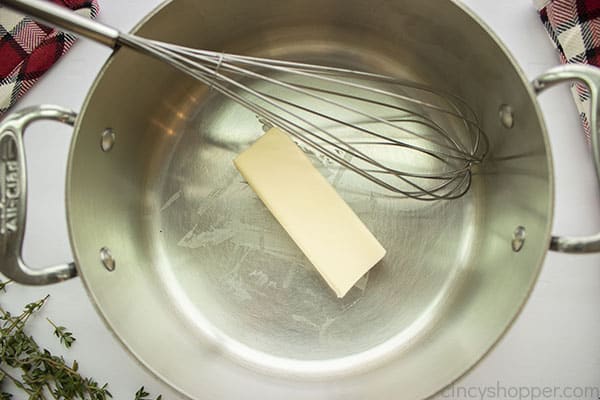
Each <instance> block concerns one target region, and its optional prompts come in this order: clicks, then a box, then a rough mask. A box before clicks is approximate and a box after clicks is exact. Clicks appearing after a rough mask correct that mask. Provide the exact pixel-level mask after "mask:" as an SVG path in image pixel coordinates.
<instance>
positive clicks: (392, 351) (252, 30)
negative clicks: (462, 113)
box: [0, 0, 600, 399]
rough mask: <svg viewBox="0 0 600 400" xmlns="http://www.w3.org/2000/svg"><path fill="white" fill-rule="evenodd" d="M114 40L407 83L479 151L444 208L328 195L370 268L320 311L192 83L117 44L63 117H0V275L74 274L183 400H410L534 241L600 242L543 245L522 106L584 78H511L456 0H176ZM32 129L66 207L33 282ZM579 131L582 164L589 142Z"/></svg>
mask: <svg viewBox="0 0 600 400" xmlns="http://www.w3.org/2000/svg"><path fill="white" fill-rule="evenodd" d="M135 31H136V32H137V33H138V34H140V35H141V36H146V37H151V38H159V39H161V40H165V41H172V42H176V43H181V44H184V45H187V46H191V47H199V48H208V49H214V50H226V51H231V52H237V53H247V54H256V55H261V56H271V57H282V58H288V59H302V60H310V61H316V62H334V63H336V64H340V65H345V66H349V67H358V68H363V69H368V70H374V71H381V72H386V73H390V74H394V75H399V76H401V77H406V78H409V79H414V80H418V81H423V82H426V83H428V84H430V85H433V86H437V87H440V88H441V89H446V90H450V91H452V92H454V93H456V94H458V95H459V96H461V97H463V98H464V99H465V100H467V101H468V102H469V103H470V104H471V105H473V106H474V107H476V110H477V112H478V113H479V116H480V119H481V120H482V121H483V126H484V129H485V131H486V132H487V134H488V135H489V137H490V142H491V154H490V156H489V158H488V160H487V162H486V163H485V164H484V165H483V166H482V168H481V170H480V171H479V172H478V174H477V176H476V177H475V179H474V185H473V188H472V190H471V191H470V193H469V194H468V195H467V196H465V197H464V198H462V199H460V200H456V201H451V202H439V203H434V204H430V203H427V204H424V203H419V202H414V201H409V200H394V199H389V198H384V197H377V196H375V197H373V196H369V195H368V194H365V195H361V194H360V193H350V192H347V191H344V188H343V187H339V188H338V189H339V191H340V193H341V195H342V196H343V197H344V198H345V199H346V200H347V201H348V202H349V204H350V205H351V206H352V208H353V209H354V210H355V211H356V212H357V213H358V214H359V216H360V217H361V218H362V219H363V221H364V222H365V223H366V224H367V225H368V226H369V227H370V228H371V229H372V231H373V232H374V233H375V235H376V236H377V237H378V238H379V239H380V241H381V242H382V244H383V245H384V246H385V247H386V248H387V250H388V255H387V256H386V258H385V260H384V261H383V263H382V264H380V265H379V266H378V267H377V268H375V269H373V270H372V271H371V273H370V274H369V275H368V276H367V277H365V278H364V279H363V280H362V281H361V282H360V284H359V285H357V287H355V288H354V289H352V291H351V292H350V293H349V294H348V295H347V296H346V297H345V298H343V299H337V298H336V297H335V295H334V294H333V293H332V292H331V291H330V290H329V289H328V288H327V286H326V284H325V283H324V282H323V281H322V280H321V279H320V278H319V276H318V274H317V273H316V272H315V270H314V269H313V268H312V267H311V265H310V264H309V263H308V262H307V261H306V259H305V258H304V256H303V255H302V254H301V252H300V251H299V250H298V249H297V248H296V247H295V245H294V244H293V242H292V241H291V240H290V239H289V238H288V236H287V235H286V234H285V232H284V231H283V229H282V228H281V227H280V226H279V225H278V224H277V222H276V221H275V220H274V219H273V218H272V217H271V215H270V214H269V212H268V211H267V210H266V209H265V208H264V207H263V206H262V205H261V203H260V201H259V200H258V199H257V198H256V197H255V196H254V194H253V192H252V191H251V190H249V189H248V188H247V186H246V185H245V184H244V183H243V182H242V180H241V178H240V177H239V175H238V174H237V172H236V171H235V169H234V167H233V164H232V159H233V158H234V157H235V156H236V154H238V153H239V152H240V151H241V150H242V149H244V148H245V147H246V146H248V145H249V144H250V143H251V142H252V141H253V140H254V139H255V138H256V137H257V136H258V135H259V134H260V132H261V130H262V126H261V122H260V121H259V120H257V118H256V117H255V116H254V115H252V114H251V113H249V112H247V111H245V110H244V109H242V108H240V106H238V105H236V104H233V103H231V102H229V101H227V100H224V99H223V98H222V97H220V96H218V95H216V94H215V93H212V92H211V91H210V90H209V89H208V88H206V87H204V86H202V85H201V84H199V83H198V82H195V81H193V80H191V79H190V78H188V77H186V76H184V75H182V74H180V73H178V72H176V71H174V70H173V69H171V68H169V67H168V66H165V65H162V64H160V63H158V62H155V61H154V60H150V59H148V58H145V57H144V56H140V55H138V54H135V53H133V52H131V51H129V50H127V49H120V50H118V51H117V52H115V54H113V55H112V56H111V58H110V60H109V61H108V62H107V64H106V66H105V67H104V68H103V70H102V72H101V73H100V75H99V76H98V78H97V80H96V82H95V84H94V85H93V88H92V89H91V90H90V93H89V95H88V98H87V100H86V102H85V105H84V106H83V109H82V110H81V112H80V113H79V116H76V115H75V114H74V113H72V112H70V111H67V110H64V109H62V108H59V107H54V106H40V107H37V108H34V109H28V110H24V111H22V112H19V113H15V114H13V115H12V116H9V117H8V118H6V119H5V120H4V121H3V123H2V124H1V126H0V154H1V155H2V157H1V160H0V163H1V164H0V188H1V194H2V196H1V197H0V200H1V202H0V207H1V214H0V215H1V217H2V219H1V220H0V257H1V258H2V259H3V262H2V265H1V266H0V269H1V271H2V273H4V274H5V275H6V276H8V277H10V278H12V279H14V280H16V281H18V282H22V283H27V284H47V283H52V282H57V281H61V280H64V279H68V278H70V277H73V276H75V275H77V274H79V275H80V276H81V277H82V279H83V281H84V282H85V285H86V287H87V289H88V292H89V294H90V297H91V299H92V301H93V302H94V303H95V305H96V306H97V308H98V312H99V313H100V314H101V315H102V316H103V317H104V319H105V321H106V323H107V324H108V326H110V328H111V329H112V330H113V331H114V333H115V334H116V335H117V337H119V339H120V340H121V341H122V343H123V345H124V346H125V347H126V348H127V349H128V350H129V351H130V352H131V353H132V354H134V355H135V356H136V357H137V358H138V359H139V361H140V362H141V363H142V364H143V365H145V366H146V367H147V368H148V369H150V370H151V371H153V372H154V373H155V374H156V375H157V376H159V377H160V378H162V379H163V380H164V381H165V382H167V383H169V384H170V385H172V386H173V387H174V388H176V389H178V390H179V391H181V392H182V393H184V394H187V395H188V396H189V397H192V398H196V399H205V398H222V399H229V398H231V399H237V398H245V397H247V396H248V394H252V395H253V396H256V397H262V398H287V399H296V398H298V399H300V398H312V399H332V398H340V399H341V398H343V399H353V398H356V399H363V398H384V399H387V398H392V397H394V398H396V397H399V396H401V397H402V398H403V399H412V398H415V399H416V398H424V397H427V396H430V395H432V394H434V393H436V392H437V391H439V390H441V389H442V388H443V387H445V386H446V385H448V384H449V383H451V382H452V381H454V380H455V379H457V378H458V377H459V376H461V375H462V374H464V373H465V371H467V370H468V369H469V368H470V367H472V366H473V365H474V364H475V363H477V361H478V360H479V359H481V358H482V357H483V355H484V354H485V353H486V352H487V351H488V350H489V349H490V348H491V347H492V346H493V344H494V343H495V342H496V341H497V340H498V339H499V338H500V336H501V335H502V334H503V332H504V331H505V330H506V329H507V328H508V326H509V325H510V324H511V322H512V321H513V319H514V318H515V316H516V315H517V314H518V312H519V310H520V309H521V307H522V306H523V304H524V302H525V301H526V299H527V296H528V295H529V293H530V291H531V288H532V286H533V284H534V282H535V280H536V278H537V275H538V272H539V270H540V267H541V265H542V261H543V258H544V256H545V254H546V252H547V250H548V247H549V246H551V247H552V249H554V250H559V251H569V252H586V251H598V250H600V237H599V236H596V237H592V238H583V239H569V238H551V235H550V228H551V221H552V209H553V173H552V160H551V155H550V149H549V145H548V140H547V134H546V130H545V127H544V123H543V120H542V117H541V115H540V111H539V108H538V105H537V102H536V98H535V96H536V92H539V91H541V90H543V89H544V88H546V87H549V86H551V85H553V84H555V83H558V82H563V81H570V80H578V81H581V82H583V83H585V84H587V85H588V86H589V87H590V90H591V93H592V100H593V101H592V103H593V110H595V111H598V102H597V99H598V87H600V73H599V72H597V71H596V70H593V69H591V68H585V67H576V66H570V67H560V68H557V69H555V70H553V71H550V72H549V73H547V74H544V75H543V76H541V77H540V78H539V79H537V80H536V81H535V82H534V83H533V85H532V84H530V83H529V82H527V80H526V79H525V77H524V76H523V74H522V73H521V71H520V69H519V67H518V66H517V64H516V63H515V61H514V59H513V58H512V57H511V56H510V54H508V52H507V51H506V49H505V48H504V47H503V46H502V44H501V43H500V42H499V40H498V39H497V38H496V37H495V36H494V35H493V34H492V33H491V32H490V31H489V29H487V28H486V27H485V26H484V25H483V23H482V22H481V21H480V20H479V19H477V18H476V17H475V16H474V15H472V14H471V13H470V12H469V11H468V10H466V9H465V8H464V7H463V6H462V5H460V3H458V2H455V1H451V0H444V1H435V2H431V1H427V2H425V1H417V0H393V1H380V2H375V3H373V2H366V1H360V0H344V1H342V0H319V1H317V0H289V1H286V2H274V1H272V0H254V1H252V2H246V1H240V0H221V1H195V0H175V1H172V2H170V3H168V4H165V5H164V6H162V7H161V8H159V9H158V10H156V11H155V12H153V13H152V15H150V16H149V17H148V18H146V19H145V20H144V21H143V22H142V23H141V24H140V25H139V26H138V27H137V28H136V29H135ZM592 115H593V118H594V120H593V121H592V123H591V126H592V127H593V128H594V130H596V129H595V128H596V127H597V126H598V124H597V120H596V113H592ZM38 119H57V120H61V121H64V122H67V123H71V124H74V125H75V135H74V138H73V142H72V147H71V151H70V156H69V163H68V172H67V193H66V197H67V214H68V220H69V221H68V225H69V232H70V238H71V245H72V249H73V253H74V258H75V262H74V263H73V264H70V265H61V266H55V267H51V268H48V269H45V270H41V271H33V270H31V269H29V268H27V266H26V265H24V263H23V261H22V260H21V256H20V251H21V245H22V239H23V229H24V222H25V212H26V204H25V200H26V196H25V188H26V173H25V155H24V150H23V144H22V134H23V131H24V129H25V128H26V126H27V125H28V124H29V123H31V122H33V121H35V120H38ZM592 139H593V147H594V157H595V162H596V167H597V168H598V170H599V171H600V153H599V149H600V147H599V146H598V134H597V132H596V131H594V135H593V136H592ZM323 173H324V174H326V175H327V173H328V171H327V170H323ZM167 339H168V345H166V343H167Z"/></svg>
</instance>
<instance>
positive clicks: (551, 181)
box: [65, 0, 555, 399]
mask: <svg viewBox="0 0 600 400" xmlns="http://www.w3.org/2000/svg"><path fill="white" fill-rule="evenodd" d="M174 1H176V0H165V1H164V2H162V3H161V4H159V5H158V6H156V7H155V8H154V9H153V10H151V11H150V12H149V13H148V14H146V15H145V16H144V17H143V18H142V19H141V20H140V21H139V22H137V23H136V24H135V25H134V27H133V28H132V29H131V30H130V31H129V33H131V34H135V33H137V32H138V31H139V30H140V29H142V28H143V27H144V25H145V24H146V23H147V22H149V21H150V20H151V19H152V18H154V17H155V16H156V15H157V14H159V13H160V12H161V11H163V10H164V9H165V8H167V7H168V6H169V5H170V4H171V3H173V2H174ZM447 1H449V2H450V3H451V4H452V5H454V6H455V7H457V8H458V9H459V10H460V11H462V12H463V13H465V15H467V16H468V17H469V18H471V19H472V20H473V21H474V22H476V23H477V24H478V25H479V26H480V27H481V29H482V30H483V31H484V32H485V33H486V34H487V35H488V36H489V37H490V38H491V39H492V40H493V41H494V43H495V44H496V45H497V46H498V48H499V49H500V50H501V51H502V53H503V54H504V56H505V57H506V59H507V60H508V61H509V62H510V64H511V66H512V67H513V70H514V71H515V72H516V73H517V75H518V76H519V78H520V79H521V82H522V84H523V85H524V86H525V88H526V90H527V93H528V94H529V100H530V101H531V103H532V105H533V108H534V110H535V113H536V117H537V120H538V125H539V127H540V129H541V134H542V138H543V142H544V148H545V151H546V163H547V167H548V187H549V196H550V198H549V199H548V200H549V201H548V209H547V210H546V215H547V222H546V228H545V235H544V239H543V240H544V243H546V244H547V245H546V250H545V251H542V252H541V254H539V255H538V257H537V262H536V263H537V266H536V268H535V270H534V273H533V274H532V277H531V282H529V289H528V291H527V293H525V296H524V297H523V300H522V303H521V305H520V307H519V308H518V310H517V311H516V312H515V314H514V315H513V317H512V318H511V319H510V320H509V321H508V323H507V324H506V326H505V327H504V328H503V330H502V331H501V332H500V333H499V334H498V336H497V338H496V339H495V340H494V342H493V343H492V344H491V345H490V346H489V348H488V349H487V350H486V351H484V352H483V353H482V354H481V355H480V356H479V358H477V359H476V361H475V362H473V363H472V364H471V365H470V366H469V367H468V368H466V369H465V370H463V371H462V372H460V373H458V374H456V376H454V377H453V378H452V379H451V380H450V381H448V382H447V383H446V384H445V385H443V386H441V387H437V388H435V391H434V392H432V393H430V394H429V396H430V397H432V396H435V395H436V394H439V393H440V392H441V391H442V390H443V389H444V388H446V387H449V386H451V385H453V384H454V383H455V382H456V381H457V380H459V379H460V378H462V377H464V376H466V375H467V374H469V373H470V372H471V371H472V370H474V369H475V368H476V367H477V366H478V365H479V364H480V363H481V361H482V360H483V359H484V358H486V357H487V356H488V355H489V354H490V353H491V352H492V351H493V350H494V349H495V348H496V346H497V345H498V343H499V342H500V341H501V340H502V339H503V338H504V336H505V335H506V333H507V332H508V330H509V329H510V328H511V327H512V326H513V324H514V323H515V321H516V319H517V318H518V317H519V316H520V315H521V312H522V310H523V308H524V306H525V304H526V303H527V302H528V300H529V298H530V296H531V293H532V292H533V289H534V287H535V283H536V282H537V280H538V277H539V274H540V272H541V268H542V266H543V264H544V261H545V258H546V254H547V253H548V248H549V244H550V241H551V237H552V235H551V232H552V226H553V220H554V207H555V172H554V163H553V156H552V148H551V146H550V140H549V136H548V131H547V127H546V124H545V120H544V118H543V114H542V111H541V109H540V106H539V103H538V99H537V95H536V93H535V91H534V89H533V86H532V85H531V82H530V80H529V79H528V78H527V76H526V75H525V73H524V71H523V69H522V68H521V66H520V65H519V63H518V62H517V60H516V58H515V56H514V55H513V54H512V53H511V52H510V50H509V49H508V47H507V46H506V45H505V44H504V42H503V41H502V40H501V39H500V38H499V36H498V35H497V34H496V33H495V32H494V31H493V30H492V29H491V28H490V26H489V25H488V24H487V23H486V22H485V21H483V19H482V18H481V17H479V16H478V15H477V14H476V13H475V12H474V11H473V10H471V9H470V8H469V7H468V6H467V5H465V4H463V3H462V2H461V1H460V0H447ZM118 51H119V50H118V49H117V50H115V51H113V52H112V53H111V54H110V56H109V57H108V59H107V60H106V61H105V63H104V65H103V66H102V68H101V69H100V71H99V72H98V75H97V76H96V78H95V79H94V82H93V83H92V85H91V86H90V89H89V90H88V92H87V94H86V97H85V100H84V101H83V103H82V106H81V110H80V112H79V115H78V117H77V120H76V123H75V125H74V130H73V138H72V140H71V144H70V147H69V153H68V161H67V171H66V188H65V203H66V211H67V212H66V214H67V227H68V231H69V243H70V246H71V249H72V253H73V257H74V262H75V265H76V268H77V272H78V275H79V276H80V277H81V281H82V282H83V285H84V287H85V289H86V293H87V296H88V298H90V300H91V303H92V305H93V307H94V309H95V310H96V312H97V314H98V315H99V316H100V318H101V319H102V321H103V322H104V324H105V326H106V327H107V328H109V329H108V330H109V331H110V333H111V334H112V335H113V337H115V338H116V339H117V340H118V342H119V343H120V344H121V346H122V347H123V348H124V349H126V350H127V352H128V353H129V354H131V355H133V359H134V360H135V362H136V363H137V364H138V365H140V366H142V367H143V368H144V369H145V370H146V371H148V372H150V373H151V374H152V375H153V376H154V377H155V378H157V379H158V380H159V381H161V382H163V383H164V384H166V385H167V386H169V387H170V388H172V389H173V390H175V391H177V392H178V393H180V394H182V395H183V396H185V397H187V398H189V399H193V397H192V396H191V395H190V394H189V393H187V392H186V391H185V390H183V389H182V388H180V387H179V386H177V385H175V384H174V383H172V382H171V381H169V380H167V379H166V378H164V377H162V375H161V374H160V373H159V372H158V371H157V370H156V369H155V368H154V367H152V366H151V365H149V364H148V363H146V362H145V361H143V360H142V359H141V358H140V357H138V354H137V352H136V351H135V350H134V349H133V348H131V347H130V346H129V345H128V344H127V342H126V341H125V340H124V339H123V338H122V337H121V336H120V335H119V334H118V333H117V331H116V330H115V329H114V328H113V326H112V324H111V322H110V321H109V319H108V317H107V315H105V313H104V311H103V310H102V309H101V307H100V304H99V302H98V299H97V297H96V295H95V293H94V291H93V290H92V287H91V283H90V282H89V281H88V279H87V277H86V276H85V274H83V273H82V272H83V271H82V269H81V268H80V262H79V261H80V259H81V258H80V255H79V251H78V248H77V246H76V244H75V241H74V235H73V230H74V228H73V221H72V217H71V216H72V213H71V209H72V199H71V198H70V196H69V193H70V192H71V187H72V179H71V178H72V169H73V155H74V153H75V147H76V142H77V140H76V139H77V136H78V134H79V131H80V128H81V124H82V120H83V116H84V115H85V113H86V111H87V108H88V105H89V103H90V101H91V99H92V97H93V94H94V93H95V91H96V88H97V87H98V86H99V84H100V82H101V80H102V78H103V76H104V74H105V73H106V72H107V70H108V69H109V68H110V66H111V64H112V62H113V60H114V58H115V56H116V54H118Z"/></svg>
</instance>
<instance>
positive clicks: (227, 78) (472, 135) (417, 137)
mask: <svg viewBox="0 0 600 400" xmlns="http://www.w3.org/2000/svg"><path fill="white" fill-rule="evenodd" d="M0 4H5V5H7V6H9V7H11V8H14V9H15V10H17V11H20V12H23V13H26V14H29V15H32V16H34V17H35V18H38V19H40V20H41V21H44V22H48V23H50V24H52V25H56V26H59V27H61V28H63V29H66V30H69V31H72V32H74V33H77V34H81V35H83V36H85V37H88V38H90V39H93V40H95V41H97V42H100V43H102V44H104V45H107V46H110V47H111V48H113V49H117V48H119V47H121V46H124V47H128V48H131V49H133V50H135V51H138V52H141V53H143V54H146V55H149V56H151V57H154V58H156V59H158V60H161V61H163V62H165V63H167V64H169V65H171V66H173V67H175V68H177V69H178V70H180V71H182V72H184V73H186V74H188V75H190V76H192V77H194V78H196V79H198V80H199V81H201V82H203V83H204V84H206V85H207V86H208V87H209V88H210V89H211V90H215V91H217V92H219V93H220V94H222V95H224V96H227V97H228V98H230V99H232V100H233V101H235V102H237V103H239V104H240V105H242V106H244V107H245V108H247V109H248V110H250V111H252V112H253V113H256V114H257V115H258V116H259V117H260V118H262V119H263V120H264V121H266V122H268V124H270V125H273V126H276V127H279V128H281V129H282V130H284V131H285V132H287V133H288V134H290V135H291V136H292V137H293V138H294V139H295V140H296V142H297V143H298V144H299V145H300V146H301V147H303V148H304V149H305V150H306V151H309V152H313V153H315V154H316V155H317V156H318V157H319V159H320V160H321V161H322V162H324V163H326V164H334V165H338V166H341V167H344V168H347V169H349V170H351V171H353V172H355V173H356V174H358V175H360V176H362V177H364V178H366V179H368V180H369V181H371V182H373V183H375V184H376V185H378V186H379V187H383V188H385V189H387V190H389V191H391V192H393V194H395V195H398V196H401V197H409V198H413V199H418V200H439V199H456V198H459V197H461V196H463V195H464V194H465V193H466V192H467V191H468V190H469V188H470V186H471V179H472V170H473V167H474V166H475V165H477V164H479V163H480V162H481V161H482V160H483V158H484V157H485V155H486V153H487V151H488V141H487V138H486V136H485V134H484V132H483V131H482V129H481V128H480V125H479V122H478V120H477V116H476V114H475V112H474V111H473V110H472V109H471V108H470V107H469V106H468V105H467V104H466V103H465V102H464V101H463V100H461V99H460V98H458V97H456V96H455V95H452V94H449V93H444V92H442V91H439V90H436V89H434V88H432V87H429V86H426V85H422V84H419V83H416V82H411V81H407V80H401V79H396V78H393V77H390V76H385V75H380V74H374V73H368V72H362V71H357V70H352V69H345V68H337V67H330V66H323V65H314V64H307V63H298V62H292V61H282V60H273V59H267V58H258V57H248V56H241V55H233V54H226V53H218V52H213V51H207V50H198V49H191V48H187V47H182V46H178V45H175V44H169V43H164V42H159V41H155V40H149V39H144V38H140V37H137V36H134V35H129V34H124V33H121V32H119V31H118V30H116V29H113V28H110V27H108V26H105V25H102V24H99V23H97V22H94V21H90V20H88V19H86V18H84V17H81V16H79V15H77V14H75V13H73V12H71V11H68V10H66V9H63V8H61V7H58V6H56V5H54V4H51V3H49V2H45V1H42V0H0Z"/></svg>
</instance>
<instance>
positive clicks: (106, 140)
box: [100, 128, 116, 153]
mask: <svg viewBox="0 0 600 400" xmlns="http://www.w3.org/2000/svg"><path fill="white" fill-rule="evenodd" d="M115 140H116V135H115V131H113V130H112V129H111V128H106V129H105V130H104V132H102V137H101V139H100V148H101V149H102V151H103V152H105V153H106V152H109V151H111V150H112V148H113V146H114V145H115Z"/></svg>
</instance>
